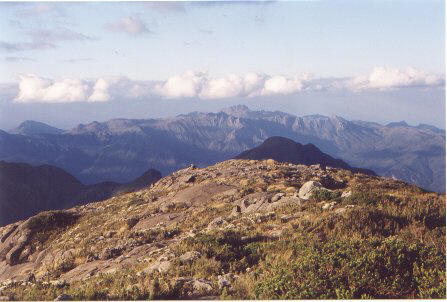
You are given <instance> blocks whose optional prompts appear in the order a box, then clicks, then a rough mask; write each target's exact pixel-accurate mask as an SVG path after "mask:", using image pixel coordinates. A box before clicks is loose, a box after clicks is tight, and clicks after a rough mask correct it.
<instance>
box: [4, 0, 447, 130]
mask: <svg viewBox="0 0 447 302" xmlns="http://www.w3.org/2000/svg"><path fill="white" fill-rule="evenodd" d="M444 5H445V4H444V1H435V0H429V1H397V0H396V1H361V2H360V1H294V2H291V1H287V2H286V1H244V2H203V1H202V2H199V1H197V2H127V3H123V2H96V3H93V2H85V3H67V2H66V3H58V2H31V3H17V2H16V3H5V2H3V3H0V16H1V18H0V37H1V38H0V128H1V129H4V130H7V129H10V128H13V127H15V126H17V125H18V124H19V123H20V122H22V121H24V120H36V121H41V122H45V123H48V124H50V125H53V126H56V127H60V128H65V129H67V128H70V127H73V126H74V125H76V124H78V123H87V122H91V121H93V120H98V121H104V120H108V119H111V118H117V117H123V118H153V117H166V116H170V115H176V114H180V113H188V112H191V111H202V112H207V111H218V110H220V109H221V108H224V107H228V106H232V105H236V104H245V105H247V106H249V107H250V109H253V110H280V111H284V112H288V113H292V114H296V115H298V116H302V115H308V114H323V115H329V116H330V115H339V116H342V117H344V118H347V119H351V120H366V121H374V122H379V123H383V124H386V123H388V122H391V121H400V120H405V121H407V123H409V124H411V125H417V124H419V123H425V124H431V125H434V126H437V127H440V128H443V129H445V74H444V70H445V57H444V41H445V38H444V37H445V32H444V28H445V26H444V24H445V17H444V12H445V8H444Z"/></svg>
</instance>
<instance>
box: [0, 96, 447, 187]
mask: <svg viewBox="0 0 447 302" xmlns="http://www.w3.org/2000/svg"><path fill="white" fill-rule="evenodd" d="M29 125H31V126H29ZM59 130H60V129H59ZM59 130H57V129H56V130H55V129H54V128H53V127H51V126H48V127H43V126H42V125H40V126H39V127H35V126H33V124H32V123H30V122H26V123H25V124H22V125H20V126H19V128H17V129H14V130H11V131H9V133H8V132H5V131H0V160H5V161H13V162H26V163H30V164H35V165H37V164H50V165H55V166H58V167H61V168H63V169H64V170H66V171H68V172H69V173H70V174H72V175H74V176H75V177H77V178H78V179H80V180H81V181H82V182H84V183H87V184H92V183H96V182H101V181H104V180H111V181H116V182H128V181H130V180H132V179H134V178H136V177H137V176H139V175H141V174H142V173H143V172H144V171H145V170H147V169H148V168H149V167H152V168H155V169H157V170H159V171H161V172H162V174H164V175H166V174H169V173H172V172H173V171H176V170H178V169H180V168H183V167H185V166H188V165H190V164H195V165H196V166H199V167H204V166H208V165H211V164H214V163H216V162H218V161H222V160H225V159H229V158H233V157H234V156H236V155H237V154H239V153H241V152H243V151H246V150H248V149H250V148H254V147H256V146H258V145H260V144H261V143H262V142H263V141H264V140H266V139H267V138H269V137H271V136H282V137H286V138H289V139H292V140H294V141H296V142H299V143H301V144H308V143H311V144H313V145H315V146H316V147H318V148H319V149H320V150H321V151H322V152H324V153H327V154H329V155H330V156H332V157H334V158H340V159H342V160H343V161H345V162H346V163H347V164H349V165H351V166H355V167H360V168H365V169H370V170H373V171H374V172H376V173H377V174H378V175H381V176H388V177H394V178H398V179H402V180H405V181H407V182H410V183H414V184H417V185H419V186H421V187H423V188H425V189H427V190H432V191H437V192H445V130H442V129H438V128H436V127H433V126H429V125H423V124H422V125H419V126H409V125H407V124H406V123H405V122H397V123H390V124H388V125H381V124H378V123H373V122H365V121H348V120H346V119H344V118H342V117H339V116H331V117H327V116H322V115H310V116H302V117H298V116H295V115H292V114H288V113H284V112H279V111H274V112H272V111H253V110H250V109H249V108H248V107H246V106H243V105H238V106H233V107H230V108H226V109H223V110H222V111H220V112H217V113H200V112H192V113H189V114H183V115H178V116H176V117H170V118H163V119H112V120H109V121H106V122H96V121H95V122H92V123H89V124H80V125H78V126H76V127H74V128H73V129H71V130H68V131H63V130H60V131H59Z"/></svg>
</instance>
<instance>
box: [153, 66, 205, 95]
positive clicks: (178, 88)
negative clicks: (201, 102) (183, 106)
mask: <svg viewBox="0 0 447 302" xmlns="http://www.w3.org/2000/svg"><path fill="white" fill-rule="evenodd" d="M206 81H207V76H206V74H204V73H202V72H191V71H190V72H186V73H184V74H182V75H176V76H173V77H170V78H169V79H168V80H167V81H166V82H164V83H160V84H158V85H156V86H155V89H154V92H155V93H157V94H159V95H161V96H164V97H167V98H180V97H197V96H198V95H199V93H200V91H201V90H202V87H203V85H204V83H205V82H206Z"/></svg>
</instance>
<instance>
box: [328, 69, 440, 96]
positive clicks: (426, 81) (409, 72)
mask: <svg viewBox="0 0 447 302" xmlns="http://www.w3.org/2000/svg"><path fill="white" fill-rule="evenodd" d="M443 84H444V78H443V77H442V76H440V75H436V74H432V73H427V72H425V71H423V70H419V69H416V68H412V67H408V68H406V69H396V68H391V67H375V68H374V69H373V70H372V71H371V73H370V74H369V75H363V76H358V77H354V78H352V79H349V80H346V81H343V82H341V83H340V82H339V83H335V86H338V87H345V88H348V89H350V90H353V91H363V90H374V89H376V90H388V89H395V88H404V87H436V86H441V85H443Z"/></svg>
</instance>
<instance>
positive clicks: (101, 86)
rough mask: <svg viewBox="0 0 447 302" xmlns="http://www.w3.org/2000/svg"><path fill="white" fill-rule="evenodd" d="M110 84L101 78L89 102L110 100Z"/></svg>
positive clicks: (94, 87)
mask: <svg viewBox="0 0 447 302" xmlns="http://www.w3.org/2000/svg"><path fill="white" fill-rule="evenodd" d="M108 89H109V83H107V81H106V80H104V79H103V78H99V79H98V80H97V81H96V83H95V86H93V93H92V94H91V95H90V96H89V98H88V101H91V102H106V101H108V100H110V94H109V92H108Z"/></svg>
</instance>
